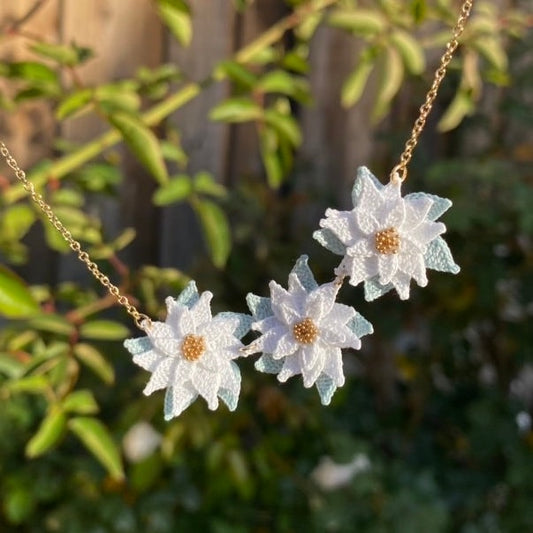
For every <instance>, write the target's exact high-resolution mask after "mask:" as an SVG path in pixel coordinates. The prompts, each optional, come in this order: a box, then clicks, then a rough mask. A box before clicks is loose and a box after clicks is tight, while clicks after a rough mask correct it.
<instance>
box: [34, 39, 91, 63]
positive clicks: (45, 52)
mask: <svg viewBox="0 0 533 533" xmlns="http://www.w3.org/2000/svg"><path fill="white" fill-rule="evenodd" d="M30 48H31V50H32V51H33V52H35V53H36V54H38V55H40V56H43V57H47V58H49V59H53V60H54V61H57V62H58V63H61V64H62V65H67V66H70V67H73V66H75V65H79V64H80V63H83V62H84V61H87V59H89V58H91V57H92V55H93V53H92V51H91V50H90V49H89V48H81V47H79V46H76V45H75V44H73V45H70V46H69V45H65V44H51V43H45V42H37V43H34V44H32V45H31V47H30Z"/></svg>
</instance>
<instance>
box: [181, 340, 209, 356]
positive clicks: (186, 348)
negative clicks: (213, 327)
mask: <svg viewBox="0 0 533 533" xmlns="http://www.w3.org/2000/svg"><path fill="white" fill-rule="evenodd" d="M204 352H205V340H204V338H203V337H200V336H199V335H192V334H189V335H186V336H185V338H184V339H183V342H182V343H181V353H182V354H183V357H185V359H187V361H197V360H198V359H200V357H202V355H203V354H204Z"/></svg>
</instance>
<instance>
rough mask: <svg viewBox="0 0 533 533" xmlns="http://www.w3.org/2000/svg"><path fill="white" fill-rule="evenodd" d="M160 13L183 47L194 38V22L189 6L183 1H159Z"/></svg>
mask: <svg viewBox="0 0 533 533" xmlns="http://www.w3.org/2000/svg"><path fill="white" fill-rule="evenodd" d="M157 5H158V12H159V15H160V17H161V18H162V19H163V22H164V23H165V24H166V25H167V26H168V28H169V30H170V31H171V32H172V34H173V35H174V37H176V39H177V40H178V42H179V43H180V44H181V45H183V46H188V45H189V44H190V42H191V38H192V22H191V16H190V13H189V8H188V6H187V4H186V3H185V2H183V1H181V0H157Z"/></svg>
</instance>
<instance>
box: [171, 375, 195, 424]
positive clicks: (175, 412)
mask: <svg viewBox="0 0 533 533" xmlns="http://www.w3.org/2000/svg"><path fill="white" fill-rule="evenodd" d="M197 396H198V393H197V392H196V391H195V390H194V388H193V387H192V384H191V383H188V384H185V385H182V384H179V385H173V386H172V387H170V388H169V389H168V390H167V395H166V396H165V420H170V419H171V418H174V417H176V416H179V415H180V414H181V413H183V411H184V410H185V409H187V407H189V405H191V403H192V402H193V401H194V400H195V399H196V397H197Z"/></svg>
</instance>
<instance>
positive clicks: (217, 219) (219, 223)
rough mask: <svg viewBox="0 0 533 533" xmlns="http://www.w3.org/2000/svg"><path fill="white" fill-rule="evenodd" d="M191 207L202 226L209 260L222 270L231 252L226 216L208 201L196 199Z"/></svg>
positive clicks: (229, 232)
mask: <svg viewBox="0 0 533 533" xmlns="http://www.w3.org/2000/svg"><path fill="white" fill-rule="evenodd" d="M192 207H193V208H194V210H195V212H196V214H197V215H198V218H199V219H200V222H201V224H202V229H203V232H204V236H205V240H206V243H207V248H208V250H209V253H210V255H211V260H212V261H213V264H214V265H215V266H216V267H218V268H222V267H223V266H224V265H225V264H226V261H227V260H228V256H229V253H230V250H231V231H230V227H229V223H228V219H227V217H226V214H225V213H224V211H222V209H221V208H220V207H219V206H218V205H216V204H215V203H213V202H211V201H210V200H204V199H198V198H197V199H195V200H194V201H193V202H192Z"/></svg>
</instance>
